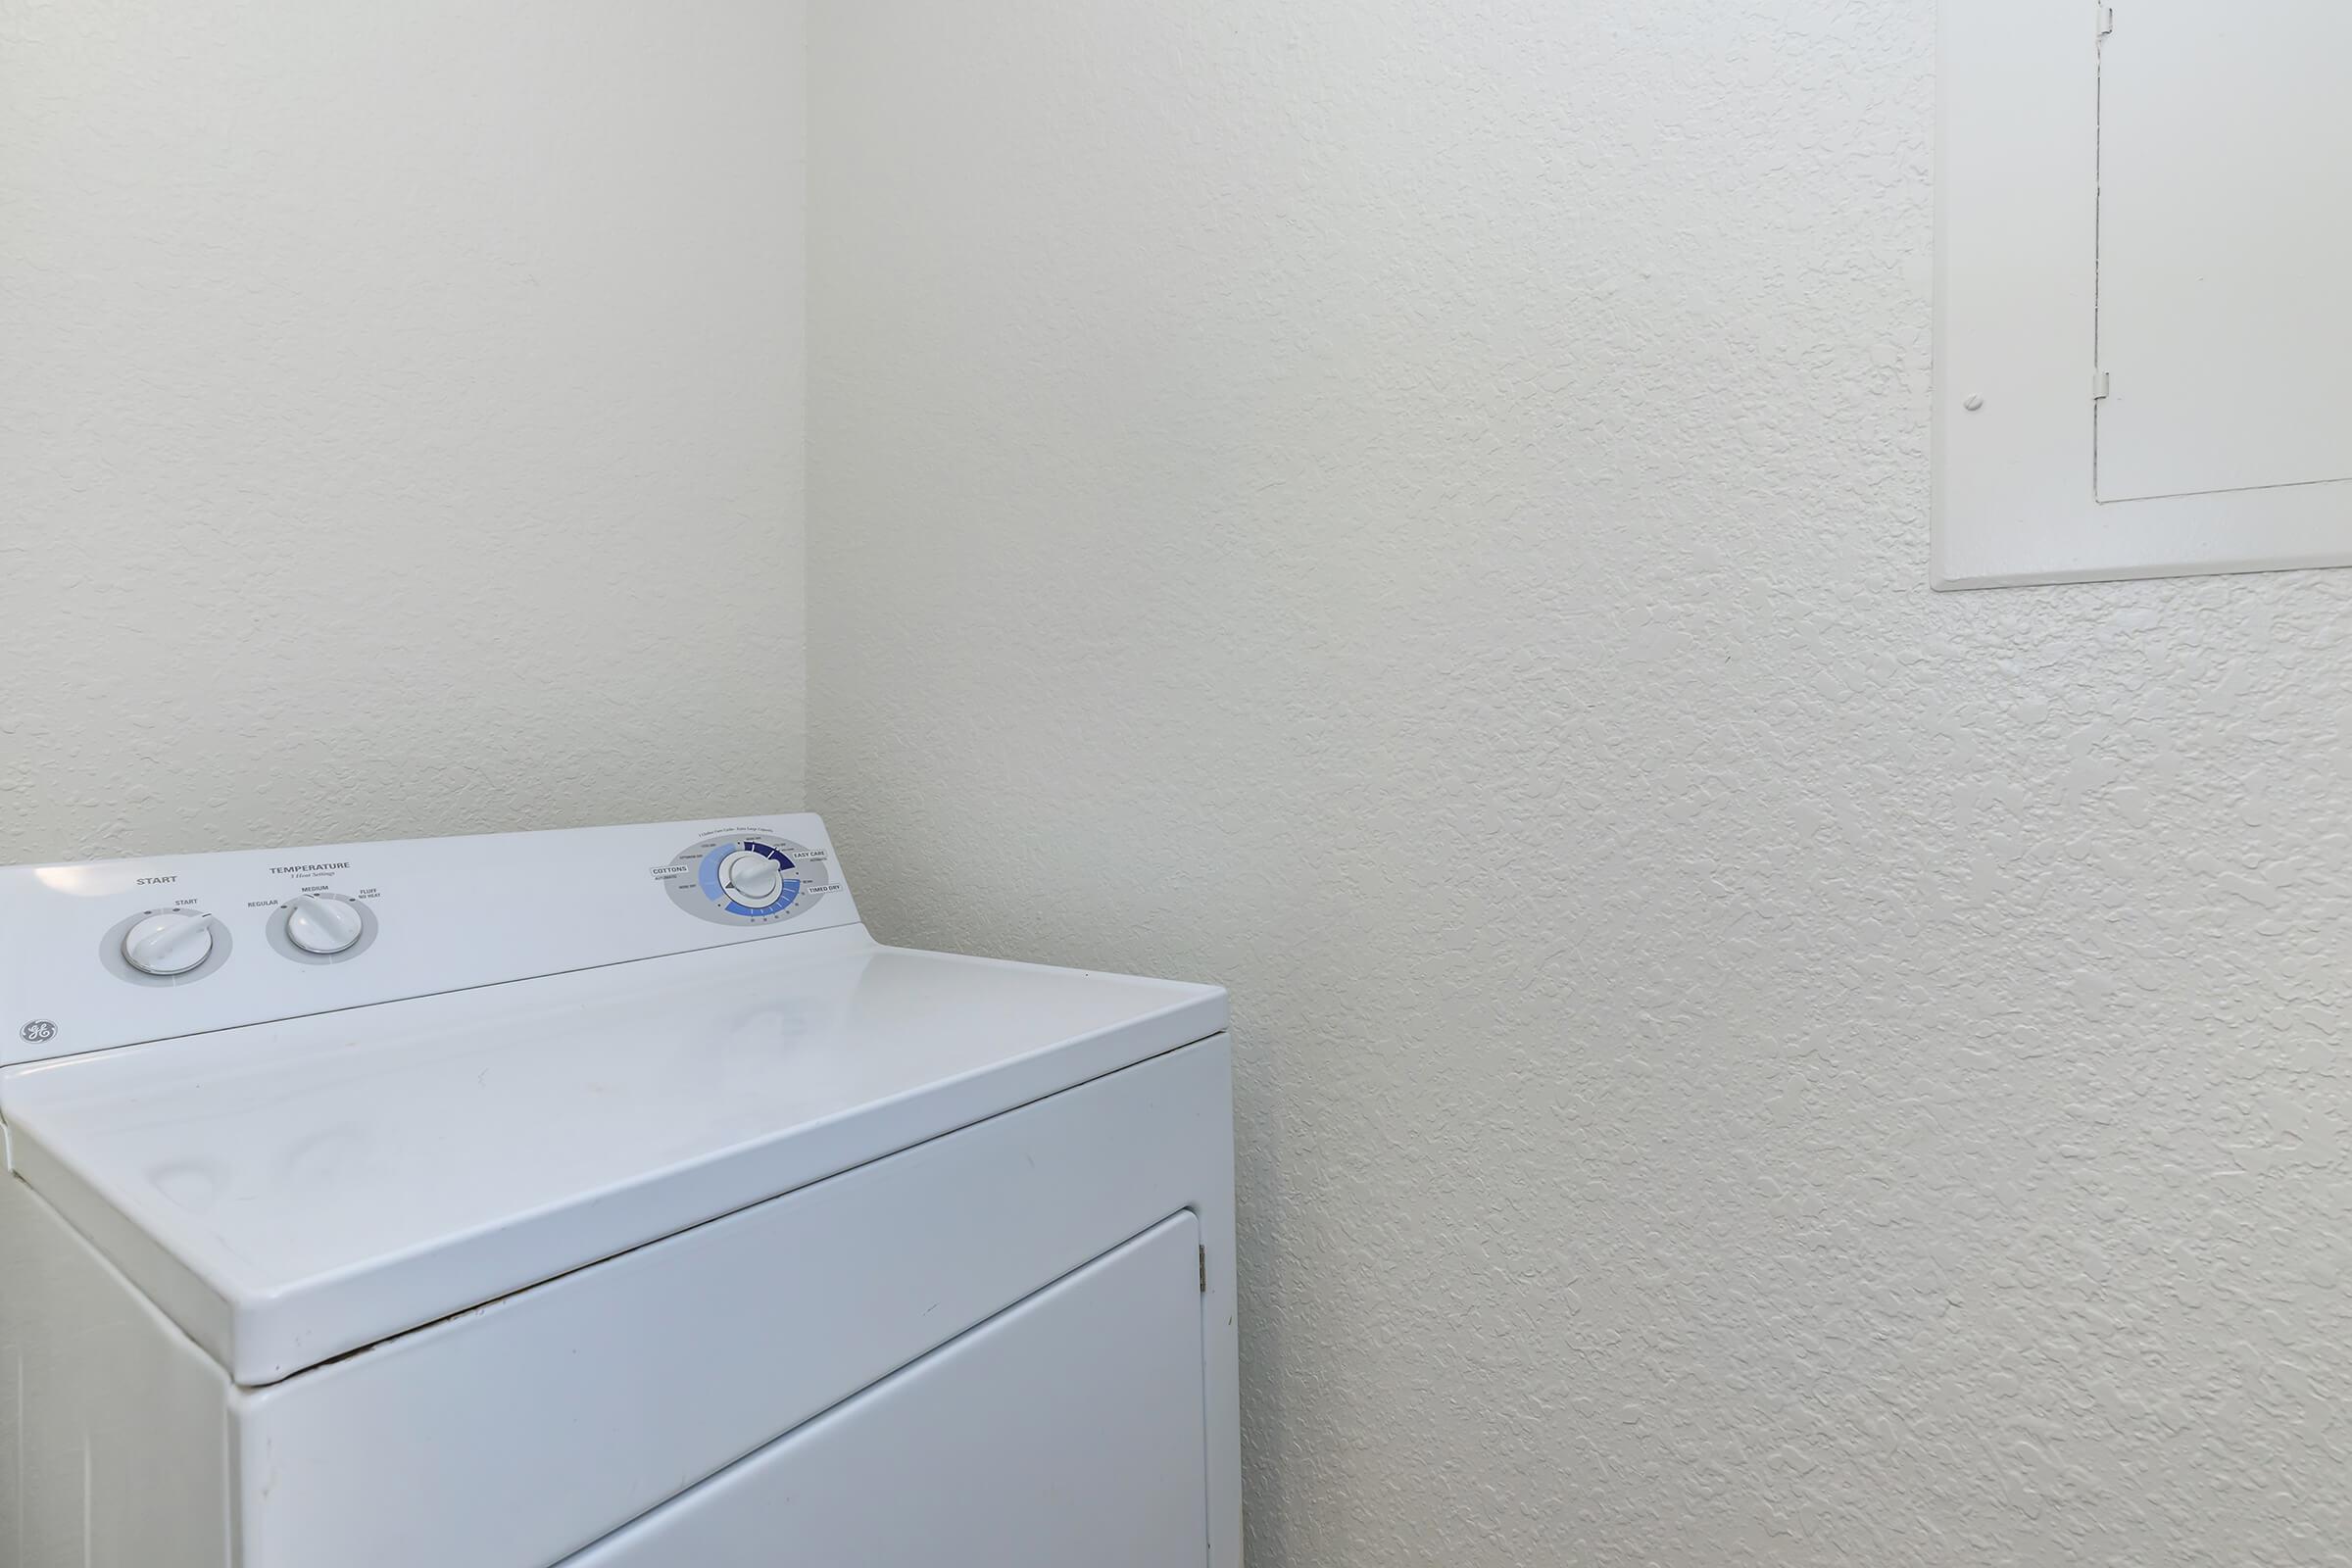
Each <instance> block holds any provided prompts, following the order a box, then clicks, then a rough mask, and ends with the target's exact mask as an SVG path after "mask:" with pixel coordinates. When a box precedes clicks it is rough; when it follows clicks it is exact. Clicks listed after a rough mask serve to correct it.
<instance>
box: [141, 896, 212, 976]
mask: <svg viewBox="0 0 2352 1568" xmlns="http://www.w3.org/2000/svg"><path fill="white" fill-rule="evenodd" d="M211 956H213V923H212V922H211V921H210V920H208V919H206V918H205V917H204V916H203V915H202V914H200V913H198V912H197V911H196V910H194V909H166V910H164V911H163V912H162V913H160V914H151V915H149V916H147V918H146V919H144V920H141V921H140V922H139V923H138V924H136V925H134V926H132V927H131V928H130V929H129V930H128V931H125V932H123V962H124V963H127V964H129V965H130V966H131V967H132V968H133V969H136V970H138V971H139V973H141V974H151V975H155V976H157V977H158V978H160V979H170V978H171V977H172V976H173V975H175V974H186V973H187V972H188V971H189V970H190V969H193V968H195V967H196V966H197V965H199V964H201V963H203V962H204V960H205V959H207V958H209V957H211Z"/></svg>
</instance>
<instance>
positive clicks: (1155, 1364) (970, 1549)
mask: <svg viewBox="0 0 2352 1568" xmlns="http://www.w3.org/2000/svg"><path fill="white" fill-rule="evenodd" d="M1200 1248H1201V1225H1200V1222H1199V1220H1198V1219H1197V1218H1196V1217H1195V1216H1194V1215H1192V1214H1189V1213H1187V1214H1178V1215H1176V1216H1174V1217H1173V1218H1170V1219H1167V1220H1164V1221H1162V1222H1161V1223H1160V1224H1158V1225H1156V1226H1154V1227H1153V1228H1152V1230H1151V1231H1149V1232H1147V1233H1146V1234H1144V1235H1142V1236H1140V1237H1137V1238H1136V1239H1135V1240H1134V1241H1132V1242H1129V1243H1128V1244H1126V1245H1125V1246H1124V1247H1121V1248H1119V1249H1118V1250H1116V1251H1114V1252H1112V1253H1110V1254H1109V1255H1108V1256H1106V1257H1103V1258H1099V1259H1097V1260H1096V1261H1095V1262H1093V1263H1090V1264H1088V1265H1087V1266H1086V1267H1085V1268H1082V1269H1080V1270H1079V1271H1078V1272H1076V1273H1075V1274H1072V1275H1070V1276H1069V1277H1068V1278H1066V1279H1063V1280H1061V1281H1060V1282H1058V1283H1056V1284H1054V1285H1052V1286H1049V1287H1047V1288H1046V1289H1045V1290H1043V1291H1041V1292H1039V1293H1038V1294H1037V1295H1036V1296H1033V1297H1031V1298H1030V1299H1027V1300H1025V1301H1022V1302H1020V1303H1019V1304H1018V1305H1015V1306H1013V1307H1010V1308H1008V1309H1007V1310H1005V1312H1003V1313H1000V1314H999V1315H998V1316H996V1317H994V1318H991V1319H990V1320H989V1321H988V1322H986V1323H983V1324H982V1325H980V1327H978V1328H976V1329H973V1330H972V1331H971V1332H970V1333H968V1334H966V1335H964V1336H962V1337H961V1338H960V1339H957V1340H955V1341H953V1342H952V1343H950V1344H948V1345H946V1346H943V1347H942V1348H939V1349H938V1350H935V1351H933V1352H932V1353H931V1354H929V1355H927V1356H925V1357H923V1359H921V1360H920V1361H917V1362H915V1363H914V1364H913V1365H912V1366H909V1367H907V1368H905V1369H904V1370H902V1371H900V1372H898V1373H896V1374H894V1375H893V1376H891V1377H889V1378H886V1379H884V1380H883V1381H882V1382H881V1383H879V1384H877V1385H876V1386H875V1387H873V1388H871V1389H868V1390H866V1391H865V1392H864V1393H863V1394H860V1395H858V1397H856V1398H854V1399H851V1400H849V1401H848V1402H847V1403H844V1404H842V1405H839V1406H837V1407H835V1408H834V1409H831V1410H828V1411H827V1412H825V1414H823V1415H821V1416H819V1417H818V1418H817V1419H815V1420H814V1421H811V1422H809V1424H808V1425H807V1426H804V1427H802V1428H801V1429H800V1430H799V1431H797V1432H794V1433H792V1434H791V1435H790V1436H788V1437H784V1438H781V1439H779V1440H777V1441H776V1442H775V1443H772V1444H770V1445H768V1446H766V1447H765V1448H762V1449H760V1451H759V1452H758V1453H755V1454H753V1455H752V1456H751V1457H750V1458H748V1459H746V1460H744V1461H743V1462H742V1463H741V1464H738V1465H736V1466H734V1467H732V1468H731V1469H729V1470H727V1471H726V1472H724V1473H723V1474H721V1475H719V1476H717V1477H715V1478H713V1479H712V1480H711V1481H709V1482H706V1483H705V1484H703V1485H702V1486H700V1487H697V1488H696V1489H695V1490H694V1491H692V1492H690V1493H688V1494H686V1495H684V1496H682V1497H678V1498H675V1499H673V1500H672V1501H670V1502H668V1503H666V1504H664V1505H663V1506H662V1507H661V1508H658V1509H656V1510H655V1511H654V1512H653V1513H651V1514H649V1515H648V1516H646V1517H645V1518H643V1519H640V1520H638V1521H637V1522H636V1523H635V1524H633V1525H630V1526H629V1527H628V1528H627V1529H625V1530H622V1531H620V1532H619V1533H618V1534H616V1535H614V1536H613V1537H611V1538H609V1539H608V1540H606V1541H604V1542H602V1543H600V1544H598V1545H596V1546H594V1547H591V1548H590V1549H589V1550H587V1551H585V1552H582V1553H581V1554H580V1555H579V1556H577V1557H575V1558H573V1559H571V1561H570V1562H569V1563H568V1564H566V1565H565V1568H672V1565H674V1564H678V1563H693V1564H695V1565H696V1568H788V1565H791V1564H798V1563H857V1564H859V1565H860V1568H933V1565H935V1564H939V1563H955V1564H956V1565H958V1568H1102V1565H1103V1564H1106V1563H1116V1564H1119V1565H1120V1568H1202V1565H1204V1564H1205V1563H1206V1562H1207V1561H1208V1495H1207V1472H1206V1462H1205V1459H1206V1449H1205V1436H1206V1434H1205V1431H1204V1427H1203V1420H1202V1406H1201V1399H1202V1394H1203V1392H1204V1390H1203V1387H1202V1377H1201V1290H1200V1288H1199V1286H1198V1284H1197V1283H1196V1282H1197V1280H1198V1277H1199V1276H1198V1272H1197V1270H1198V1266H1199V1265H1198V1262H1197V1259H1198V1257H1199V1255H1200Z"/></svg>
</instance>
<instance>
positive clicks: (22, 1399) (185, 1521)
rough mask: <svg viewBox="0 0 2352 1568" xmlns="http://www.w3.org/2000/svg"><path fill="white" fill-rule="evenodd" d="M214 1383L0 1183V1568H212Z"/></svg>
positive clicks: (216, 1460)
mask: <svg viewBox="0 0 2352 1568" xmlns="http://www.w3.org/2000/svg"><path fill="white" fill-rule="evenodd" d="M227 1398H228V1380H227V1378H226V1376H225V1375H224V1374H223V1373H222V1372H221V1369H220V1368H219V1367H218V1366H217V1365H215V1364H214V1362H213V1361H212V1359H211V1358H210V1357H209V1356H207V1355H206V1354H205V1353H204V1352H203V1351H202V1350H200V1349H198V1348H196V1347H195V1346H194V1345H192V1344H190V1343H189V1342H188V1340H187V1338H186V1336H184V1335H182V1334H181V1333H180V1332H179V1330H178V1329H176V1328H174V1327H173V1326H172V1323H171V1322H170V1321H169V1320H168V1319H166V1318H165V1317H164V1316H163V1314H162V1313H160V1312H158V1311H157V1310H156V1309H155V1308H154V1306H152V1305H151V1304H150V1303H149V1302H148V1301H147V1299H145V1298H144V1297H142V1296H140V1295H139V1293H138V1292H137V1291H135V1290H133V1289H132V1288H131V1287H130V1285H129V1284H128V1283H127V1282H126V1281H125V1280H124V1279H123V1276H122V1275H120V1274H118V1273H116V1272H115V1270H114V1268H113V1267H112V1266H111V1265H109V1264H108V1263H107V1262H106V1261H105V1259H103V1258H101V1257H100V1256H99V1255H98V1254H97V1253H96V1252H95V1251H94V1250H91V1248H90V1246H89V1244H88V1243H87V1242H84V1241H83V1240H82V1239H81V1238H80V1237H79V1236H77V1235H75V1234H74V1233H73V1230H71V1229H70V1228H69V1227H68V1226H67V1225H66V1223H65V1221H64V1220H62V1219H60V1218H58V1216H57V1213H56V1211H55V1210H54V1209H52V1208H50V1207H49V1205H48V1204H46V1203H44V1202H42V1201H41V1200H40V1197H39V1195H37V1194H36V1193H34V1192H33V1191H32V1189H31V1188H29V1187H27V1186H25V1183H24V1182H23V1181H22V1180H20V1179H19V1178H18V1177H17V1176H16V1175H15V1174H14V1173H13V1172H0V1562H4V1563H7V1564H10V1565H11V1568H224V1565H225V1564H226V1563H227V1562H228V1560H229V1526H228V1503H227V1498H228V1485H227V1473H228V1446H227V1437H226V1410H227Z"/></svg>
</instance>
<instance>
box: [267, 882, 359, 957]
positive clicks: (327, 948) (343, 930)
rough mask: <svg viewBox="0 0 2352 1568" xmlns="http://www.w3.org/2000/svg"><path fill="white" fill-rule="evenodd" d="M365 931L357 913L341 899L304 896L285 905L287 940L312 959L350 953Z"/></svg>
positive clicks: (312, 895)
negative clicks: (312, 957)
mask: <svg viewBox="0 0 2352 1568" xmlns="http://www.w3.org/2000/svg"><path fill="white" fill-rule="evenodd" d="M366 930H367V926H366V925H365V924H364V923H363V922H362V920H361V919H360V911H359V910H358V909H357V908H356V907H353V906H352V905H350V904H348V903H346V902H344V901H343V900H341V899H322V898H319V897H318V896H317V895H315V894H310V893H306V894H304V895H303V896H302V897H301V898H298V899H296V900H295V901H294V902H293V903H291V904H289V905H287V906H286V940H287V941H288V942H291V943H293V944H294V946H296V947H298V948H300V949H301V950H302V951H303V952H305V953H308V954H310V955H312V956H314V957H320V958H331V957H333V956H335V955H336V954H338V953H348V952H350V951H351V947H352V945H353V944H354V943H356V942H358V941H359V940H360V937H361V935H362V934H363V933H364V932H365V931H366Z"/></svg>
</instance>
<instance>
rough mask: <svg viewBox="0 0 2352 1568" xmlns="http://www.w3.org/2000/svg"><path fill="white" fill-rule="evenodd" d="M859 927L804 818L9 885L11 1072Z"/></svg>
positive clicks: (342, 850) (5, 902)
mask: <svg viewBox="0 0 2352 1568" xmlns="http://www.w3.org/2000/svg"><path fill="white" fill-rule="evenodd" d="M857 923H858V910H857V907H856V905H855V904H854V903H853V902H852V900H851V898H850V893H849V890H848V889H847V888H846V887H844V886H843V885H842V882H841V879H840V876H839V874H838V871H837V870H836V868H835V865H834V860H833V851H832V848H831V846H830V845H829V844H828V843H827V842H826V839H825V827H824V824H823V823H822V822H820V821H819V820H817V818H815V817H813V816H809V815H805V814H803V815H783V814H779V815H776V816H771V817H755V818H751V819H749V820H745V821H740V822H670V823H653V824H648V825H643V826H634V827H598V828H574V829H564V830H560V831H556V832H549V833H495V834H484V835H482V836H480V837H475V838H453V839H400V840H392V841H388V842H383V843H375V844H344V845H334V846H326V847H319V846H312V847H307V848H303V849H289V850H232V851H228V852H225V853H221V854H210V855H172V856H156V857H151V858H144V859H126V860H85V861H82V862H79V863H77V864H70V865H23V866H10V867H5V868H0V933H5V937H4V938H0V1066H5V1065H8V1064H11V1063H14V1062H21V1061H36V1060H43V1059H46V1058H48V1057H51V1056H63V1055H71V1054H74V1053H77V1052H84V1051H99V1050H104V1049H107V1048H109V1047H113V1046H123V1045H130V1044H133V1043H135V1042H138V1041H142V1040H161V1039H167V1038H170V1037H172V1036H175V1035H186V1034H199V1033H202V1032H204V1031H207V1030H212V1029H227V1028H234V1027H236V1026H238V1025H241V1024H249V1023H263V1022H267V1021H269V1020H271V1019H276V1018H291V1017H298V1016H300V1015H302V1014H304V1013H311V1012H325V1011H329V1010H332V1009H335V1008H340V1007H354V1006H364V1005H369V1004H372V1003H378V1002H395V1001H399V1000H401V999H402V998H406V997H421V996H430V995H432V994H434V993H436V992H442V991H462V990H465V989H466V988H467V987H471V986H481V985H495V984H498V983H501V982H504V981H509V980H527V979H530V978H532V977H534V976H537V975H543V974H560V973H563V972H565V971H567V970H573V969H589V968H595V967H597V966H599V965H602V964H608V963H622V962H627V961H629V960H631V959H636V958H652V957H660V956H664V955H667V954H673V953H686V952H690V951H693V950H695V949H698V948H711V947H720V946H724V945H726V944H729V943H734V942H747V941H755V940H759V939H761V938H771V937H778V936H785V935H789V934H791V933H794V932H799V931H813V930H819V929H827V928H831V927H835V926H848V925H855V924H857Z"/></svg>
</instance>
